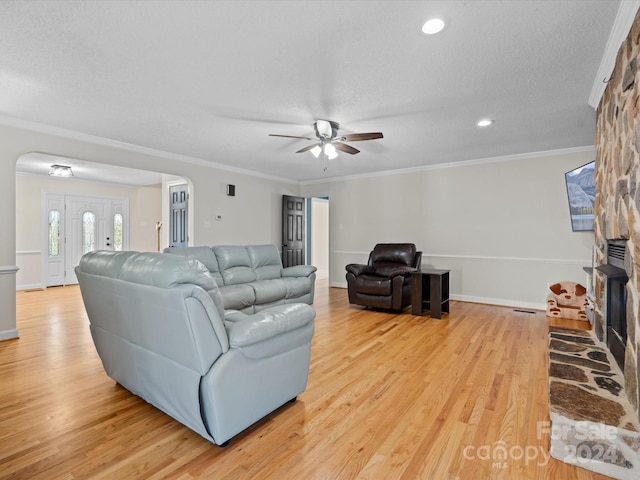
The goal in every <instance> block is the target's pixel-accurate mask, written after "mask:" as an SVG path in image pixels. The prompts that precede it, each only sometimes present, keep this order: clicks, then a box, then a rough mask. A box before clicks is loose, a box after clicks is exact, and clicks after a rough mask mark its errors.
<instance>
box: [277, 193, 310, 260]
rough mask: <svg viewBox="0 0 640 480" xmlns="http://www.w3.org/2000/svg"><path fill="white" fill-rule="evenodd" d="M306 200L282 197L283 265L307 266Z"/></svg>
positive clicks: (287, 196)
mask: <svg viewBox="0 0 640 480" xmlns="http://www.w3.org/2000/svg"><path fill="white" fill-rule="evenodd" d="M305 212H306V210H305V198H304V197H292V196H289V195H283V196H282V265H283V266H284V267H293V266H295V265H304V264H305V253H304V246H305V224H306V215H305Z"/></svg>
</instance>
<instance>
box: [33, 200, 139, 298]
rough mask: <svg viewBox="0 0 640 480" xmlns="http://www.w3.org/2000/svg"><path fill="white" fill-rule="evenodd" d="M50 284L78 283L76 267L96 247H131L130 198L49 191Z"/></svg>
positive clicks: (48, 257) (47, 262) (47, 218)
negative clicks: (57, 193) (87, 195)
mask: <svg viewBox="0 0 640 480" xmlns="http://www.w3.org/2000/svg"><path fill="white" fill-rule="evenodd" d="M46 205H47V215H46V217H45V218H46V221H47V231H48V235H47V239H46V241H47V243H48V247H47V250H46V251H47V256H46V258H47V261H46V262H45V268H46V272H45V283H46V286H47V287H51V286H55V285H69V284H74V283H78V279H77V278H76V275H75V267H76V266H77V265H78V263H79V262H80V258H81V257H82V255H84V254H85V253H87V252H90V251H92V250H128V248H129V202H128V200H127V199H126V198H102V197H85V196H74V195H55V194H52V195H47V202H46Z"/></svg>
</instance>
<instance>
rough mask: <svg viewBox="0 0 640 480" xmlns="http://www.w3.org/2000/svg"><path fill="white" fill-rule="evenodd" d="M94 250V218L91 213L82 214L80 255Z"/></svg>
mask: <svg viewBox="0 0 640 480" xmlns="http://www.w3.org/2000/svg"><path fill="white" fill-rule="evenodd" d="M95 249H96V216H95V214H94V213H93V212H84V213H83V214H82V254H83V255H84V254H85V253H87V252H91V251H93V250H95Z"/></svg>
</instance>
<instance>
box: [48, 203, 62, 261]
mask: <svg viewBox="0 0 640 480" xmlns="http://www.w3.org/2000/svg"><path fill="white" fill-rule="evenodd" d="M49 256H50V257H59V256H60V212H59V211H58V210H51V211H50V212H49Z"/></svg>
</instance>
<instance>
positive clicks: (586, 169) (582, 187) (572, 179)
mask: <svg viewBox="0 0 640 480" xmlns="http://www.w3.org/2000/svg"><path fill="white" fill-rule="evenodd" d="M595 167H596V162H595V161H593V162H590V163H587V164H586V165H582V166H581V167H578V168H574V169H573V170H571V171H569V172H567V173H565V174H564V179H565V181H566V183H567V196H568V198H569V212H570V214H571V229H572V230H573V231H574V232H584V231H589V230H593V220H594V215H593V204H594V201H595V198H596V178H595Z"/></svg>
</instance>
